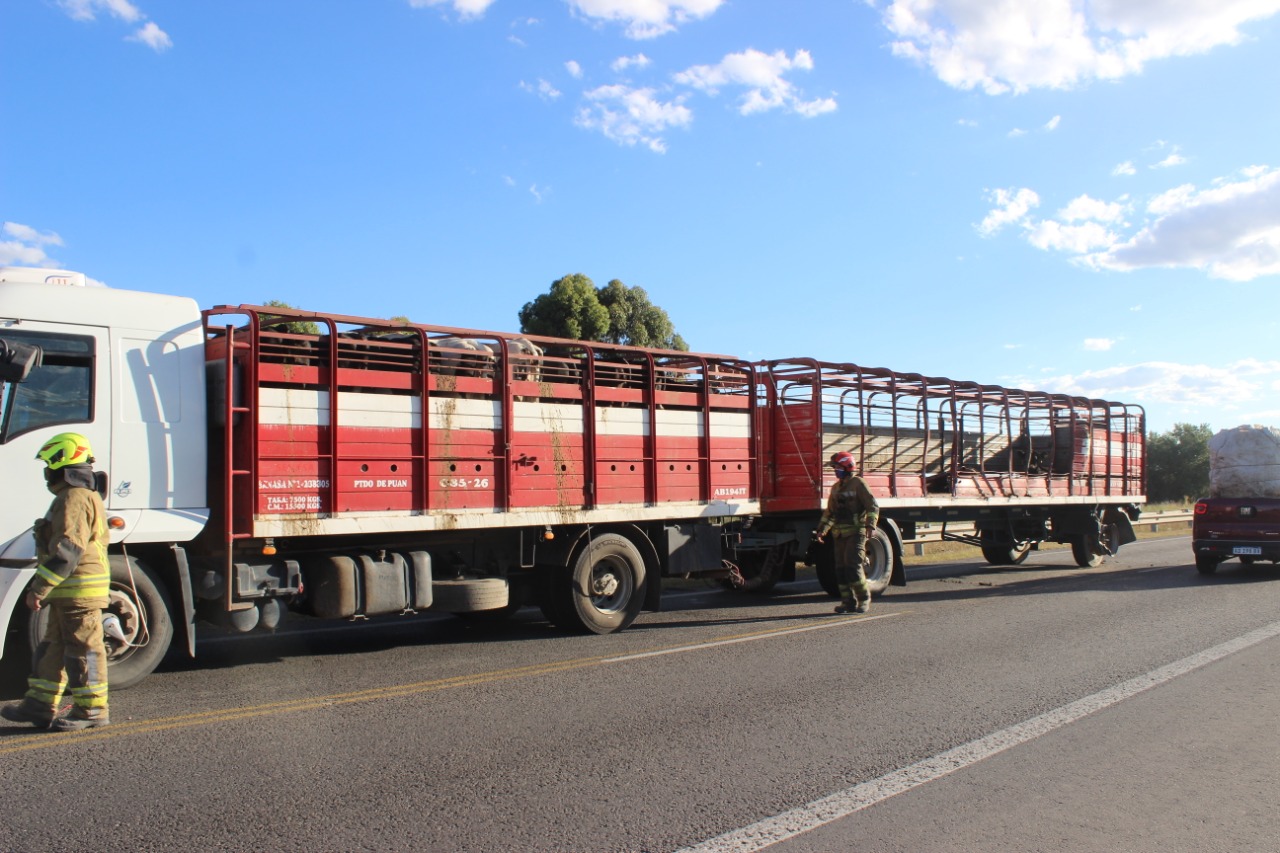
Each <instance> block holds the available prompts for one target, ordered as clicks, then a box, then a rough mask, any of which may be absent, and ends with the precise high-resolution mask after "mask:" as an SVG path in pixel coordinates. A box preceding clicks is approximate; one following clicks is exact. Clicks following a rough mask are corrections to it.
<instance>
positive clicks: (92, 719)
mask: <svg viewBox="0 0 1280 853" xmlns="http://www.w3.org/2000/svg"><path fill="white" fill-rule="evenodd" d="M110 722H111V718H110V717H109V716H108V715H107V712H106V711H102V712H101V713H98V714H93V715H92V716H90V715H88V714H85V713H84V712H83V711H80V710H73V711H72V712H71V713H70V714H68V715H67V716H65V717H59V718H58V719H56V720H54V721H53V725H52V726H50V727H49V728H51V729H53V730H54V731H55V732H77V731H80V730H81V729H96V728H98V727H99V726H105V725H107V724H108V723H110Z"/></svg>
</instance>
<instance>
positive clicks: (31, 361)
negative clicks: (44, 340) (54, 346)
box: [0, 338, 43, 382]
mask: <svg viewBox="0 0 1280 853" xmlns="http://www.w3.org/2000/svg"><path fill="white" fill-rule="evenodd" d="M42 358H43V353H42V352H41V350H40V347H38V346H33V345H32V344H20V343H17V342H16V341H7V340H5V339H4V338H0V381H2V382H25V381H26V380H27V376H29V375H30V374H31V368H33V367H39V366H40V364H41V360H42Z"/></svg>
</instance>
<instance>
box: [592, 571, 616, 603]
mask: <svg viewBox="0 0 1280 853" xmlns="http://www.w3.org/2000/svg"><path fill="white" fill-rule="evenodd" d="M591 590H592V592H593V593H594V594H596V595H598V596H601V597H603V598H608V597H609V596H611V595H613V594H614V593H616V592H617V591H618V577H617V575H615V574H614V573H613V572H606V573H605V574H602V575H597V576H596V578H595V580H594V581H593V582H592V584H591Z"/></svg>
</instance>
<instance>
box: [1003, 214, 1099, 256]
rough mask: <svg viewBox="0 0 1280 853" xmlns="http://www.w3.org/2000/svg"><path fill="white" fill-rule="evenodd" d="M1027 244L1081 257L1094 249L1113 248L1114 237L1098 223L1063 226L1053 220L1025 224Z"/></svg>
mask: <svg viewBox="0 0 1280 853" xmlns="http://www.w3.org/2000/svg"><path fill="white" fill-rule="evenodd" d="M1025 227H1026V228H1027V234H1026V237H1027V242H1028V243H1030V244H1031V245H1033V246H1035V247H1036V248H1037V249H1044V250H1045V251H1058V252H1071V253H1072V254H1076V255H1082V254H1084V253H1085V252H1091V251H1093V250H1095V249H1105V248H1108V247H1110V246H1114V245H1115V243H1116V239H1117V237H1116V235H1115V234H1114V233H1112V232H1111V231H1109V230H1108V229H1107V228H1106V226H1104V225H1103V224H1102V223H1100V222H1082V223H1080V224H1079V225H1064V224H1063V223H1061V222H1058V221H1056V220H1053V219H1044V220H1041V221H1040V222H1036V223H1027V224H1026V226H1025Z"/></svg>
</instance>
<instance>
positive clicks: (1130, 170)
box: [1111, 160, 1138, 178]
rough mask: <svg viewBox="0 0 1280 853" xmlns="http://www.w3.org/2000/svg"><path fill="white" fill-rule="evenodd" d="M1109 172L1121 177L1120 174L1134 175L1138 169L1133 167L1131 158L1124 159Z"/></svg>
mask: <svg viewBox="0 0 1280 853" xmlns="http://www.w3.org/2000/svg"><path fill="white" fill-rule="evenodd" d="M1111 174H1112V176H1114V177H1117V178H1118V177H1121V176H1122V175H1123V176H1128V175H1136V174H1138V170H1137V169H1135V168H1134V167H1133V161H1132V160H1125V161H1124V162H1123V163H1121V164H1119V165H1117V166H1116V167H1115V168H1114V169H1112V170H1111Z"/></svg>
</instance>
